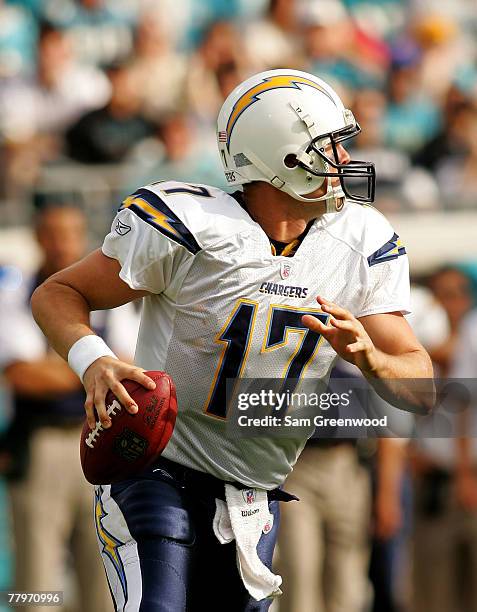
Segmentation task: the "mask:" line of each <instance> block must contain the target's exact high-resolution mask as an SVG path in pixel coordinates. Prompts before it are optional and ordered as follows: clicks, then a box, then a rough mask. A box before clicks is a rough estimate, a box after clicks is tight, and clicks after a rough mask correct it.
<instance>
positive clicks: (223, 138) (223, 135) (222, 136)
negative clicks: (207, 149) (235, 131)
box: [219, 132, 227, 142]
mask: <svg viewBox="0 0 477 612" xmlns="http://www.w3.org/2000/svg"><path fill="white" fill-rule="evenodd" d="M219 142H227V132H219Z"/></svg>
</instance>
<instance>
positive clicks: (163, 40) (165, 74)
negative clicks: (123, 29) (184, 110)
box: [130, 11, 187, 121]
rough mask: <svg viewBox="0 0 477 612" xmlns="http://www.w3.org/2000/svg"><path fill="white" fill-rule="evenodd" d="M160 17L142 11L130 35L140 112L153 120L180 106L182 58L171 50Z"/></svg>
mask: <svg viewBox="0 0 477 612" xmlns="http://www.w3.org/2000/svg"><path fill="white" fill-rule="evenodd" d="M172 38H173V35H171V33H170V32H169V31H168V24H167V22H166V21H165V18H164V16H161V15H160V14H158V12H157V11H152V12H147V13H143V14H142V16H141V19H140V22H139V24H138V27H137V30H136V32H135V34H134V41H135V42H134V55H133V58H132V61H131V64H130V68H131V74H132V76H133V78H134V79H136V87H137V90H138V92H139V95H140V97H141V99H142V106H143V110H144V113H145V114H146V116H147V117H149V118H150V119H152V120H153V121H157V120H158V119H160V117H161V115H164V114H165V113H171V112H172V111H177V110H178V109H180V107H181V106H182V105H183V98H184V85H185V77H186V68H187V60H186V57H185V56H184V55H183V54H181V53H178V52H177V51H175V50H174V48H173V46H172V40H171V39H172Z"/></svg>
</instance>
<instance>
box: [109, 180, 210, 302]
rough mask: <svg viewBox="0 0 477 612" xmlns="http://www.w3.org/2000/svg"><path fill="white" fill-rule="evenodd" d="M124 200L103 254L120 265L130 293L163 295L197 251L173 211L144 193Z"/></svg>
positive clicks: (122, 277)
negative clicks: (145, 292) (135, 290)
mask: <svg viewBox="0 0 477 612" xmlns="http://www.w3.org/2000/svg"><path fill="white" fill-rule="evenodd" d="M140 191H141V192H142V193H140V194H139V195H138V193H136V194H134V196H130V197H129V198H126V200H125V201H124V203H123V206H122V207H121V209H120V210H119V212H118V214H117V215H116V217H115V219H114V220H113V223H112V226H111V231H110V233H109V234H108V235H107V236H106V238H105V239H104V242H103V246H102V251H103V253H104V254H105V255H106V256H108V257H112V258H114V259H117V260H118V261H119V263H120V264H121V270H120V273H119V276H120V278H121V279H122V280H123V281H124V282H125V283H127V284H128V285H129V286H130V287H131V288H132V289H138V290H144V291H149V292H151V293H162V292H164V291H166V290H167V289H168V288H169V287H171V285H172V284H174V283H177V282H178V281H179V280H180V277H181V275H184V274H185V273H186V272H187V270H188V267H189V266H190V265H191V263H192V260H193V257H194V255H195V254H196V253H197V252H198V250H200V249H199V247H198V245H197V244H196V243H195V242H194V239H193V236H192V235H191V234H190V232H189V231H188V230H187V228H185V226H184V225H183V224H182V223H181V222H180V220H178V219H177V218H175V217H174V215H173V213H172V211H170V210H169V209H168V210H163V207H161V202H160V201H159V202H158V201H157V200H158V198H156V197H154V194H152V193H151V192H148V190H146V189H142V190H140Z"/></svg>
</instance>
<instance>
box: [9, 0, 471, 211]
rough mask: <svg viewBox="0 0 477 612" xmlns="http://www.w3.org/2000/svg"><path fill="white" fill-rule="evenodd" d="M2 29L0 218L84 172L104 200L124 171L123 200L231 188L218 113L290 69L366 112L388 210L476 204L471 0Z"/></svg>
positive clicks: (153, 7) (253, 7)
mask: <svg viewBox="0 0 477 612" xmlns="http://www.w3.org/2000/svg"><path fill="white" fill-rule="evenodd" d="M0 23H1V28H0V160H1V164H0V167H1V168H2V170H1V173H2V176H1V179H2V180H1V181H0V219H1V218H2V217H1V214H2V211H1V205H2V202H3V203H4V204H5V203H10V204H11V203H12V202H13V203H15V204H19V205H20V206H21V205H23V206H28V204H29V203H31V201H32V194H33V193H35V192H38V191H40V192H41V191H46V192H51V191H55V190H56V191H61V190H65V186H64V184H63V183H64V181H63V183H62V182H61V181H58V180H57V179H56V178H55V177H57V174H55V172H54V170H55V168H60V171H61V173H62V176H63V177H64V176H68V177H70V183H71V182H78V181H77V180H76V177H77V176H78V175H77V174H71V173H72V172H73V170H72V168H73V169H74V168H75V167H76V165H77V164H80V165H81V167H82V168H83V171H84V173H83V175H81V176H86V177H93V178H92V179H91V178H89V179H88V178H87V179H86V181H81V180H80V181H79V183H81V182H86V183H90V182H91V181H93V182H96V184H97V185H96V187H97V189H101V188H103V189H106V188H107V187H108V185H109V183H108V179H107V177H108V176H109V174H108V173H109V172H110V168H111V166H113V167H114V168H115V169H116V170H117V171H115V172H114V178H113V182H114V189H113V191H114V193H113V199H114V198H116V197H117V196H118V195H123V193H126V192H128V191H130V190H131V189H135V188H136V187H137V186H138V185H140V184H144V183H145V182H147V181H150V180H159V179H161V178H172V177H173V178H176V179H178V180H181V179H186V180H188V181H191V182H202V183H213V184H216V185H217V186H222V187H226V185H225V184H224V178H223V175H222V172H221V169H220V165H219V159H218V157H217V154H216V148H215V139H214V132H215V120H216V116H217V111H218V109H219V108H220V106H221V103H222V101H223V99H224V97H225V96H226V95H227V94H228V93H229V92H230V91H231V90H232V89H233V87H234V86H235V85H236V84H237V83H239V82H240V81H241V80H243V79H244V78H246V77H247V76H249V75H251V74H253V73H254V72H257V71H260V70H264V69H268V68H275V67H283V66H288V67H290V68H297V69H303V70H306V71H309V72H312V73H314V74H316V75H318V76H320V77H323V78H324V79H325V80H328V81H329V82H330V83H331V84H332V85H333V86H334V87H335V89H337V91H338V92H339V94H340V95H341V97H342V98H343V99H344V101H345V103H346V105H348V106H349V107H351V108H352V109H353V110H354V112H355V116H356V117H357V119H358V121H359V122H360V124H361V126H362V128H363V133H362V135H360V136H359V137H358V138H357V139H356V141H355V143H354V144H353V146H354V147H355V149H356V150H355V151H353V154H354V155H355V156H359V157H361V158H363V159H370V160H372V161H374V162H375V163H376V167H377V174H378V207H380V208H381V209H383V210H385V211H401V210H414V209H418V210H423V209H425V210H428V209H431V210H432V209H454V208H459V207H474V206H475V204H476V198H477V145H476V142H477V108H476V105H477V68H476V65H477V64H476V57H477V11H475V3H474V2H473V0H458V1H454V0H441V1H439V0H254V1H252V0H181V2H174V1H173V0H160V1H157V0H61V1H60V0H3V1H2V2H0ZM68 170H69V171H70V172H71V173H70V174H68ZM95 172H96V174H94V173H95ZM96 175H97V176H98V177H99V178H98V179H97V180H95V176H96ZM71 177H74V178H71ZM105 177H106V178H105ZM101 179H103V183H104V184H105V185H106V187H105V185H104V184H103V183H102V182H101ZM77 191H78V193H79V195H78V194H76V195H77V197H84V194H83V193H81V189H80V187H78V188H77ZM121 192H122V193H121ZM105 198H106V199H107V194H106V195H105ZM110 200H111V198H110ZM108 203H109V204H111V206H115V205H116V203H117V202H116V200H115V201H110V202H108ZM17 210H18V206H17ZM17 218H18V217H17Z"/></svg>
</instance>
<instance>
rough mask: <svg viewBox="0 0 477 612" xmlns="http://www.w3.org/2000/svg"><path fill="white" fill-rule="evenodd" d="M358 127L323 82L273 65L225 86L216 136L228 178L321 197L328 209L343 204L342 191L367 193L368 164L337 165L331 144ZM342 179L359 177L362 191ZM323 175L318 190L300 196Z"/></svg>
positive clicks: (371, 175)
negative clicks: (319, 193)
mask: <svg viewBox="0 0 477 612" xmlns="http://www.w3.org/2000/svg"><path fill="white" fill-rule="evenodd" d="M359 132H360V127H359V125H358V124H357V123H356V120H355V118H354V116H353V113H352V112H351V111H350V110H347V109H345V108H344V106H343V103H342V102H341V100H340V98H339V97H338V95H337V94H336V92H335V91H333V89H332V88H331V87H330V86H329V85H327V84H326V83H325V82H324V81H322V80H321V79H319V78H317V77H315V76H313V75H312V74H308V73H306V72H301V71H298V70H288V69H279V70H267V71H265V72H260V73H259V74H256V75H255V76H253V77H250V78H249V79H247V80H246V81H244V82H243V83H241V84H240V85H238V87H236V88H235V89H234V90H233V91H232V93H231V94H230V95H229V96H228V97H227V99H226V100H225V102H224V104H223V106H222V108H221V110H220V113H219V118H218V129H217V138H218V145H219V152H220V157H221V160H222V164H223V166H224V171H225V177H226V179H227V182H228V183H229V184H230V185H243V184H244V183H250V182H252V181H266V182H267V183H270V184H272V185H273V186H274V187H276V188H277V189H281V190H282V191H285V192H286V193H288V194H289V195H291V196H292V197H293V198H295V199H296V200H300V201H303V202H318V201H321V200H325V201H326V207H327V211H328V212H332V211H338V210H340V209H341V208H342V207H343V203H344V198H345V197H347V198H350V199H353V200H356V201H358V202H372V201H373V200H374V191H375V180H376V175H375V169H374V164H372V163H371V162H363V161H357V160H354V161H349V162H348V163H346V164H343V163H340V159H339V156H338V150H337V144H338V143H340V142H342V141H343V140H347V139H348V138H352V137H353V136H356V135H357V134H359ZM337 177H338V178H339V184H338V185H336V186H333V185H332V180H331V179H332V178H335V179H336V178H337ZM347 179H355V180H357V181H358V182H360V183H361V184H362V183H363V182H365V184H366V190H365V191H366V194H365V195H363V194H362V193H356V192H355V193H351V192H350V189H349V184H348V185H347V184H346V180H347ZM325 180H326V181H327V186H326V187H327V188H326V192H325V193H324V195H322V196H320V197H316V198H306V197H304V196H306V194H309V193H311V192H313V191H315V190H316V189H318V188H319V187H320V186H321V185H322V184H323V183H324V182H325ZM348 182H349V181H348Z"/></svg>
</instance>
